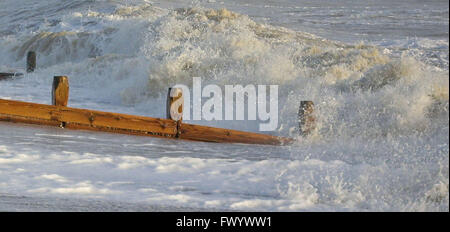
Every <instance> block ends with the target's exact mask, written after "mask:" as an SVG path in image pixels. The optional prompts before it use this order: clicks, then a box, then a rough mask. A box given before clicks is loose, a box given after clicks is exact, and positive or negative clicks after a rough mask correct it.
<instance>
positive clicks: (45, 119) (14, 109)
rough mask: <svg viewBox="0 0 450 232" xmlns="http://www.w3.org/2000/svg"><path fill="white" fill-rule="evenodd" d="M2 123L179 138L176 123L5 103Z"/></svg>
mask: <svg viewBox="0 0 450 232" xmlns="http://www.w3.org/2000/svg"><path fill="white" fill-rule="evenodd" d="M0 120H3V121H10V122H21V123H28V121H29V123H32V124H36V122H42V124H45V125H62V126H64V127H67V128H73V129H76V128H80V129H88V130H95V131H106V132H116V131H117V132H118V133H120V132H121V133H127V132H129V134H143V135H153V136H162V137H167V136H175V135H176V132H177V123H176V122H175V121H173V120H167V119H157V118H150V117H143V116H133V115H126V114H118V113H108V112H101V111H95V110H85V109H76V108H69V107H62V106H52V105H44V104H36V103H28V102H20V101H12V100H2V99H0Z"/></svg>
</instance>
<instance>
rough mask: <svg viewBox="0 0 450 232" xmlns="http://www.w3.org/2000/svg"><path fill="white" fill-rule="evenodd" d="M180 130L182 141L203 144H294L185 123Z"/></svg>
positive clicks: (289, 140) (241, 132) (264, 136)
mask: <svg viewBox="0 0 450 232" xmlns="http://www.w3.org/2000/svg"><path fill="white" fill-rule="evenodd" d="M179 130H180V131H179V134H180V135H179V136H180V138H181V139H187V140H194V141H203V142H216V143H246V144H267V145H285V144H289V143H292V142H293V139H291V138H284V137H278V136H272V135H266V134H258V133H253V132H245V131H237V130H229V129H222V128H214V127H208V126H200V125H192V124H185V123H182V124H181V125H180V128H179Z"/></svg>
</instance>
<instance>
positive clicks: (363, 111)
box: [0, 1, 449, 210]
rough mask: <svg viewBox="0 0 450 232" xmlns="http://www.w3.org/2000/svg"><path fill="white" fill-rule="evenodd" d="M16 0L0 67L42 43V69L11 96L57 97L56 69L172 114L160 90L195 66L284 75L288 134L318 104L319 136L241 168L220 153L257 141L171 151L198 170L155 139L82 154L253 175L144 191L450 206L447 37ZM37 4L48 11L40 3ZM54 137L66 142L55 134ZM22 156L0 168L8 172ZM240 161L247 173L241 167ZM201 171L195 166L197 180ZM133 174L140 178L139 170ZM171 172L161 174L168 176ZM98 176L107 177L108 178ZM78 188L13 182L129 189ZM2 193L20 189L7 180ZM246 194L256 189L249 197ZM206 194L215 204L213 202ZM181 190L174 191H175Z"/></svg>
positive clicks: (271, 77) (220, 80)
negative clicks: (51, 91) (372, 35)
mask: <svg viewBox="0 0 450 232" xmlns="http://www.w3.org/2000/svg"><path fill="white" fill-rule="evenodd" d="M15 2H16V1H5V4H1V8H3V9H2V11H0V12H1V14H0V20H2V21H4V22H7V23H6V24H3V25H1V26H0V32H1V33H2V34H1V35H0V53H1V54H3V55H2V56H1V57H0V69H1V70H13V69H15V68H16V69H17V67H23V64H24V63H25V56H26V52H27V51H29V50H34V51H36V52H37V53H38V57H37V60H38V62H37V63H38V69H37V70H36V72H34V73H33V74H28V75H26V78H23V79H18V80H14V81H11V82H2V83H1V87H0V98H9V99H16V100H28V101H33V102H40V103H49V95H48V88H49V86H50V83H51V78H52V76H54V75H67V76H69V77H70V81H71V100H70V101H71V103H70V104H71V106H74V107H83V108H91V109H100V110H108V111H116V112H125V113H134V114H141V115H149V116H154V117H164V112H165V110H164V105H163V104H161V102H164V101H165V99H164V98H165V95H166V91H167V88H168V87H169V86H171V85H174V84H186V85H192V77H195V76H199V77H202V81H203V85H204V86H206V85H207V84H211V83H214V84H217V85H219V86H223V85H229V84H241V85H246V84H266V85H268V84H276V85H279V86H280V87H279V90H280V93H279V97H280V101H279V104H280V124H279V129H278V131H276V132H274V134H277V135H285V136H296V132H295V131H296V128H297V123H298V122H297V118H296V115H297V111H298V104H299V101H301V100H313V101H314V102H315V104H316V108H317V116H318V117H317V118H318V124H317V125H318V127H317V129H316V131H315V132H314V135H313V136H312V137H311V138H309V139H307V140H304V139H301V141H300V142H299V143H298V144H295V145H294V146H291V147H289V148H288V149H280V150H277V149H274V150H272V149H270V150H265V149H256V151H257V155H258V156H260V157H262V158H261V159H262V160H260V161H258V162H249V161H237V164H236V166H228V164H227V162H228V161H222V160H212V161H208V157H209V156H212V157H216V158H218V157H219V158H225V159H227V158H229V159H234V158H235V156H234V155H233V154H241V153H242V154H244V153H246V150H248V149H255V148H254V147H252V146H248V147H238V148H234V147H233V146H231V145H230V146H223V147H222V148H223V149H224V151H223V152H219V153H217V152H216V151H214V149H213V150H211V147H209V146H213V145H205V147H204V148H202V149H200V151H197V152H199V153H198V154H200V155H198V154H197V155H196V154H195V153H196V152H195V151H196V149H195V145H189V143H188V144H187V145H186V147H183V148H184V149H180V150H179V151H182V150H188V151H192V152H191V153H194V154H189V155H186V156H187V157H188V158H186V159H187V160H181V161H180V160H177V159H175V160H170V162H174V163H175V164H174V165H177V164H178V163H180V164H182V163H184V162H185V161H189V162H190V161H192V162H199V165H195V164H193V166H192V167H187V169H186V167H177V166H173V167H172V166H170V165H169V166H164V165H162V163H166V161H167V160H164V159H167V157H166V156H168V157H171V155H173V154H176V153H177V149H174V150H173V151H172V152H171V153H170V154H161V152H162V151H161V148H157V149H155V150H154V149H152V150H151V153H154V152H156V153H157V154H160V155H161V156H162V158H159V159H156V160H153V159H152V158H146V159H149V160H131V159H129V161H130V162H122V161H121V160H120V158H116V157H114V154H116V155H119V156H120V155H126V154H127V149H124V150H120V149H118V150H117V151H112V150H105V151H104V152H105V153H103V154H99V155H98V156H99V157H97V155H94V156H95V157H94V158H93V156H84V157H83V158H81V157H78V158H79V159H76V160H74V161H73V163H71V164H77V165H84V164H86V165H87V164H95V163H97V164H99V165H100V166H102V165H107V164H113V165H116V166H117V167H118V168H119V169H128V168H134V167H138V166H142V165H143V166H144V167H146V169H145V171H146V172H147V173H160V174H161V173H171V172H172V171H174V170H180V169H181V170H184V171H186V172H188V173H189V172H190V171H189V170H191V169H192V170H191V171H193V173H194V174H195V175H197V174H198V175H201V174H202V173H204V172H210V171H211V172H212V170H210V169H209V168H208V165H219V166H221V165H222V166H221V167H223V169H222V170H219V173H216V174H217V175H216V176H214V177H211V178H212V179H211V181H219V182H220V181H223V180H226V179H227V178H231V179H232V180H233V181H235V182H236V183H239V184H242V186H243V187H235V189H234V190H233V191H235V192H234V193H231V196H233V197H235V198H233V197H232V200H230V198H227V197H226V196H228V194H229V193H227V191H226V189H227V188H229V187H230V186H232V185H233V183H232V181H230V182H227V183H228V184H229V185H228V184H227V183H225V184H224V185H214V186H209V185H208V186H204V185H202V184H199V183H196V184H193V186H188V188H189V187H192V188H195V189H198V188H206V189H203V190H202V191H206V192H210V191H212V190H211V189H212V188H217V189H219V191H218V192H219V193H218V195H219V196H217V195H214V194H213V196H212V197H211V196H210V197H205V196H201V194H200V195H198V192H201V191H200V190H199V191H194V192H195V193H194V194H193V195H189V194H187V195H186V196H185V197H184V198H183V197H182V196H180V195H177V192H180V191H177V189H176V188H174V189H165V188H163V187H161V188H160V189H158V191H159V193H158V194H153V195H152V194H149V195H146V194H148V192H145V191H144V192H145V194H144V195H142V196H141V195H137V196H135V199H137V198H140V197H143V196H145V197H149V199H150V200H149V201H150V202H152V200H151V199H153V200H154V199H156V198H157V197H162V194H163V193H161V192H165V191H168V192H170V194H174V196H173V197H175V198H176V199H178V200H179V201H180V204H188V202H195V203H192V204H193V205H190V206H193V207H209V206H214V207H219V208H228V209H269V210H270V209H275V210H302V209H304V210H305V209H311V210H315V209H316V210H317V209H318V210H330V209H339V210H346V209H347V210H364V209H367V210H448V130H449V128H448V122H449V120H448V116H449V114H448V109H449V96H448V94H449V89H448V85H449V83H448V81H449V78H448V75H449V73H448V55H445V51H447V52H446V53H447V54H448V40H447V41H445V40H431V39H412V40H411V39H408V40H406V41H405V40H388V41H379V42H377V43H376V44H377V46H376V45H370V44H368V43H362V42H361V43H343V42H339V41H336V40H330V39H325V38H322V37H319V36H316V35H313V34H310V33H306V32H303V31H298V30H297V31H296V30H293V29H289V28H285V27H280V26H274V25H270V24H265V23H261V22H260V20H255V19H253V18H251V17H249V16H248V15H245V14H241V13H237V12H233V11H230V10H227V9H220V8H217V7H216V8H214V9H211V8H207V7H202V6H198V5H197V6H192V7H184V8H175V9H168V8H161V7H156V6H155V5H152V4H149V3H147V2H146V1H133V3H131V2H129V5H124V4H123V3H121V2H120V1H99V2H98V3H97V2H96V4H92V3H91V2H90V1H62V2H61V1H54V2H51V1H50V2H46V3H43V2H41V1H34V2H33V1H32V2H30V3H29V5H27V6H25V7H21V4H20V3H15ZM217 5H220V4H219V3H217ZM217 5H216V6H217ZM255 7H256V6H255ZM256 8H257V7H256ZM269 8H270V7H269ZM37 12H38V13H39V14H40V15H43V17H42V16H37V15H35V14H36V13H37ZM25 15H31V17H25ZM405 44H407V45H405ZM399 47H400V48H401V49H400V48H399ZM441 50H442V51H444V52H440V51H441ZM443 54H444V55H443ZM30 84H32V86H30ZM194 123H197V124H205V125H215V126H219V127H227V128H234V129H243V130H251V131H256V130H257V128H258V127H257V125H258V122H253V121H245V122H243V121H227V122H224V121H195V122H194ZM36 136H37V137H38V138H41V137H42V135H39V134H36ZM19 137H20V136H19ZM44 137H45V136H44ZM3 139H5V137H3ZM44 139H48V140H50V141H53V140H52V138H48V136H47V137H45V138H44ZM59 139H62V140H63V141H66V142H67V141H68V140H70V138H66V137H60V138H59ZM58 141H59V140H58ZM68 142H77V141H68ZM50 144H51V142H50ZM0 145H2V146H3V148H4V150H5V151H2V150H0V153H1V156H0V163H1V164H4V165H14V164H17V163H20V162H19V160H23V162H31V161H30V159H33V161H35V160H36V159H35V158H36V157H35V156H33V155H31V154H27V153H25V154H19V153H20V152H17V151H15V149H18V146H16V145H14V146H13V145H10V144H5V143H1V142H0ZM30 146H31V145H30ZM88 147H89V146H88ZM131 147H133V146H131ZM0 148H1V147H0ZM90 148H92V147H90ZM129 148H130V147H128V149H129ZM65 149H70V147H66V148H65ZM142 149H143V148H142ZM235 149H236V150H237V151H238V152H235V151H236V150H235ZM144 150H145V149H144ZM213 151H214V152H213ZM75 152H79V151H75ZM216 153H217V154H216ZM7 154H11V156H7ZM206 154H209V155H206ZM36 155H38V156H39V157H41V156H43V154H39V153H38V154H36ZM59 155H62V154H59ZM3 156H5V157H3ZM103 156H104V157H103ZM110 156H112V157H114V158H111V157H110ZM102 157H103V158H102ZM158 157H159V155H158ZM164 157H166V158H164ZM280 157H285V158H286V157H287V158H288V160H284V159H281V160H279V159H280ZM123 158H124V159H125V158H126V157H123ZM172 158H173V157H172ZM168 159H171V158H168ZM265 159H274V160H275V162H273V163H267V162H266V161H265ZM56 160H59V159H56ZM55 162H57V161H55ZM208 162H212V163H208ZM158 163H161V165H159V166H158ZM136 164H138V165H137V166H135V165H136ZM8 167H9V168H19V167H18V166H8ZM9 168H3V169H1V170H2V172H1V173H5V172H8V170H11V169H9ZM66 168H68V167H66ZM260 168H261V169H260ZM33 170H35V171H36V172H39V171H38V169H33ZM106 170H107V168H105V173H109V172H108V171H106ZM261 170H266V171H267V170H270V171H269V172H268V173H265V172H264V173H262V171H261ZM411 170H412V171H411ZM54 171H55V172H63V171H62V170H60V169H54ZM234 171H237V172H241V174H242V175H238V176H233V175H232V174H230V173H234ZM41 174H42V175H43V178H41V179H42V180H48V179H49V178H56V179H55V180H61V181H59V182H60V183H64V181H62V180H64V179H63V178H60V177H59V176H57V175H59V174H61V176H63V175H62V173H59V174H58V173H51V174H47V173H41ZM65 174H67V175H69V176H74V175H76V174H74V173H65ZM194 174H193V175H192V177H190V178H194V179H195V175H194ZM124 175H125V179H128V180H129V181H132V178H131V176H129V175H128V174H124ZM164 177H167V176H165V175H163V174H161V176H160V178H161V179H163V178H164ZM23 178H24V182H25V183H29V182H27V181H28V180H27V179H26V177H23ZM105 178H106V177H105ZM130 178H131V179H130ZM168 178H175V177H173V176H172V175H169V177H168ZM240 178H245V179H240ZM263 179H266V180H267V181H263ZM414 180H418V183H416V182H414ZM3 181H4V182H5V183H6V185H8V184H11V182H9V181H8V180H3ZM99 181H105V180H102V178H101V177H100V180H99ZM177 181H181V180H179V179H176V178H175V179H173V182H171V183H172V184H173V185H176V182H177ZM57 182H58V181H57ZM152 183H153V184H156V182H152ZM252 183H259V184H255V185H252ZM1 186H3V185H0V187H1ZM76 186H78V187H76ZM76 186H75V187H76V188H73V189H67V188H65V187H64V186H63V187H61V186H59V187H55V188H53V187H54V186H53V187H48V186H46V185H45V183H44V184H42V186H39V184H38V186H33V189H31V190H30V189H27V188H26V187H24V186H22V187H20V186H16V187H14V188H17V189H20V191H19V190H18V191H17V192H19V193H21V192H27V193H28V194H30V193H33V194H37V193H40V194H41V193H48V194H67V193H74V194H76V193H83V192H89V191H91V192H93V193H95V194H97V195H114V194H115V193H117V192H114V191H113V190H111V192H109V190H107V189H106V188H102V186H101V185H96V184H93V183H92V182H79V183H77V185H76ZM233 186H234V185H233ZM395 186H397V187H398V188H397V187H395ZM185 187H186V186H185ZM30 188H31V187H30ZM5 189H6V190H5ZM182 189H184V188H182ZM121 190H123V189H121ZM1 191H12V192H14V191H13V190H12V188H8V187H4V188H3V190H1ZM168 192H165V193H167V194H169V193H168ZM181 192H182V193H183V194H185V192H186V191H184V190H183V191H181ZM187 192H189V191H187ZM236 192H237V195H240V194H244V195H245V194H249V195H250V196H253V195H254V194H256V196H254V197H238V196H236V195H234V194H236ZM127 194H131V195H132V194H133V193H132V191H129V192H127ZM170 194H169V195H170ZM183 196H184V195H183ZM186 197H187V198H186ZM203 197H204V198H203ZM206 198H207V199H208V201H206V202H209V203H207V204H202V203H200V202H202V201H203V200H204V199H206ZM247 198H250V199H247ZM171 199H172V198H171V197H168V198H167V202H170V200H171ZM186 199H188V200H186ZM194 199H197V200H194Z"/></svg>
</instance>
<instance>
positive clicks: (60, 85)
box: [52, 76, 69, 106]
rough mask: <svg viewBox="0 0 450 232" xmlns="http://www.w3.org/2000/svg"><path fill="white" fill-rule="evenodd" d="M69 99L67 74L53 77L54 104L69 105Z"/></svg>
mask: <svg viewBox="0 0 450 232" xmlns="http://www.w3.org/2000/svg"><path fill="white" fill-rule="evenodd" d="M68 101H69V79H68V78H67V77H66V76H55V77H53V88H52V104H53V105H54V106H67V102H68Z"/></svg>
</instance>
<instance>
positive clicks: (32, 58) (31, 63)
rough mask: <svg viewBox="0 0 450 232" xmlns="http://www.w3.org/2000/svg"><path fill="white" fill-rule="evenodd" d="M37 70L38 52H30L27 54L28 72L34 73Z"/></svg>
mask: <svg viewBox="0 0 450 232" xmlns="http://www.w3.org/2000/svg"><path fill="white" fill-rule="evenodd" d="M35 68H36V52H33V51H29V52H28V54H27V72H29V73H30V72H34V69H35Z"/></svg>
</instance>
